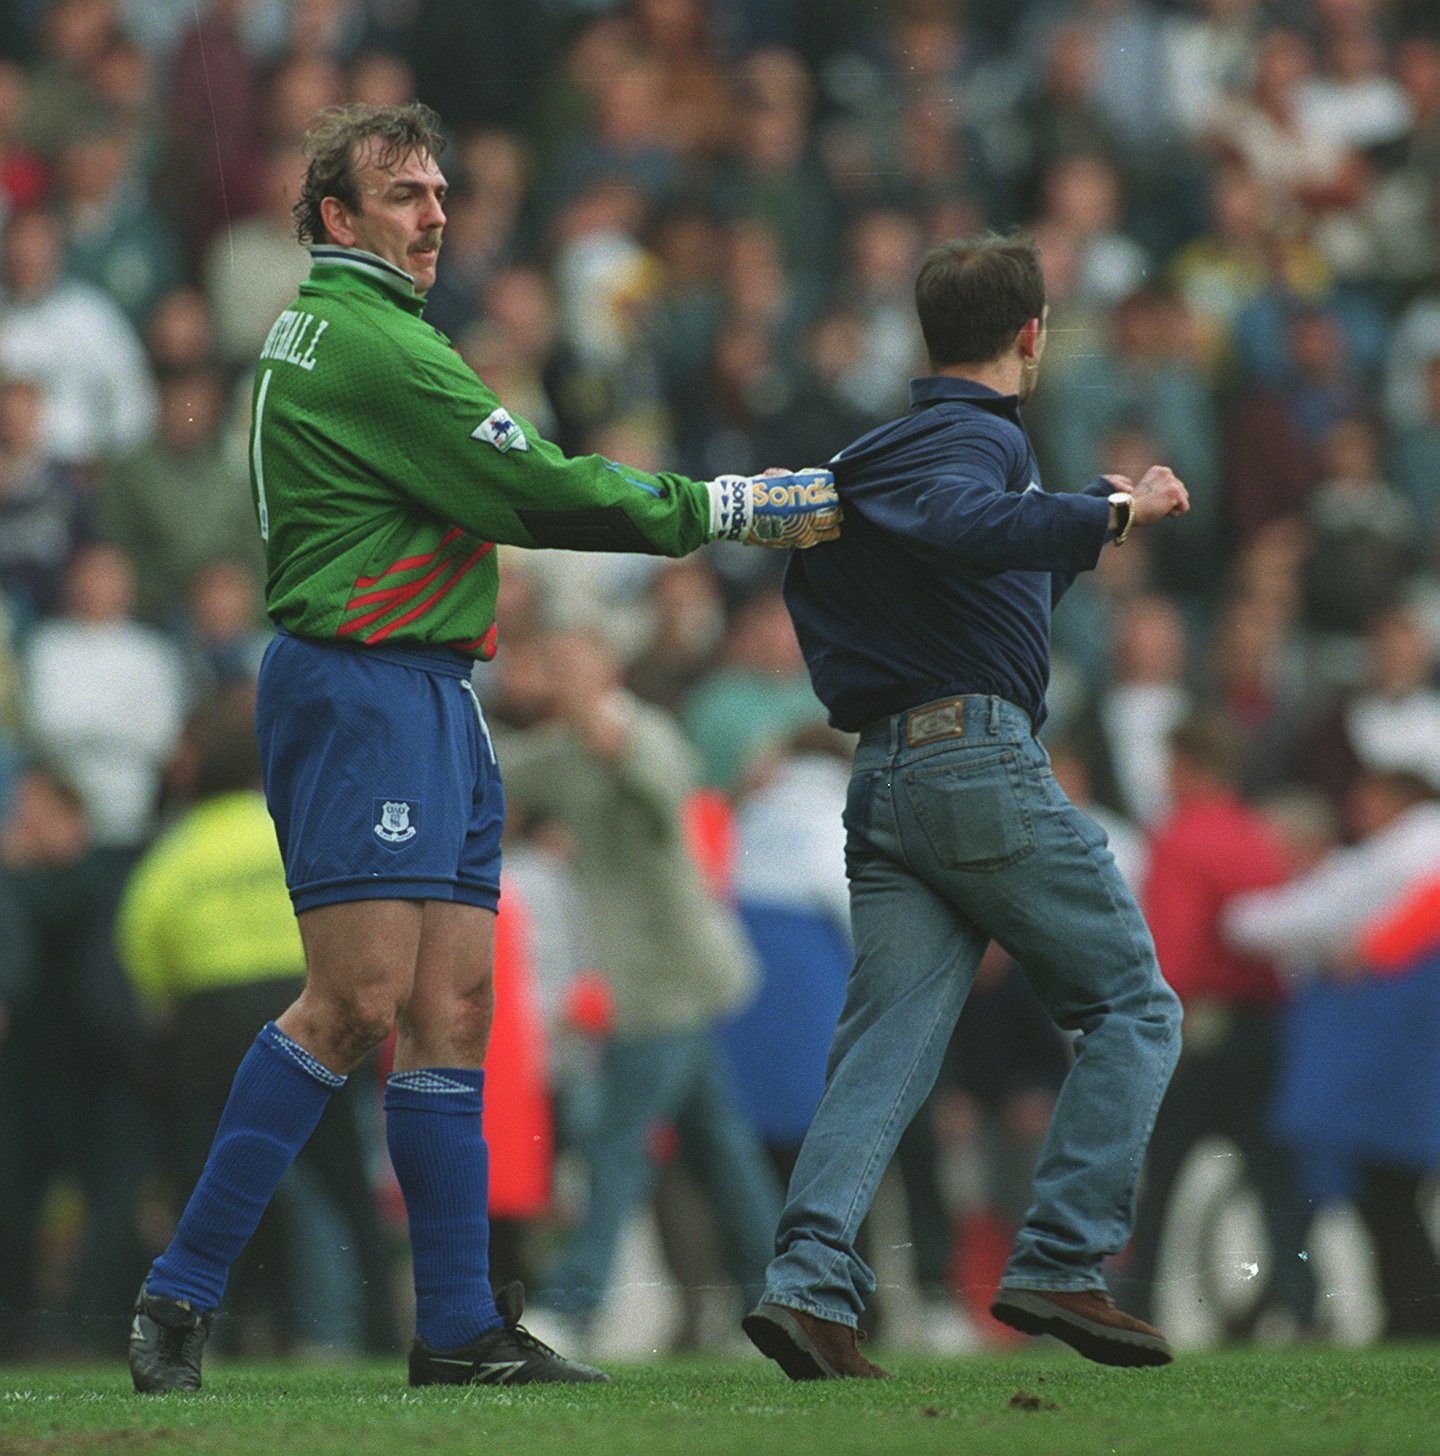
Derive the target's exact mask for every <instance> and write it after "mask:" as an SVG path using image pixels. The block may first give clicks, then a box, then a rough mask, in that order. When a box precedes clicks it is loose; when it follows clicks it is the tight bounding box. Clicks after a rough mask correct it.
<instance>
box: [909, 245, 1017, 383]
mask: <svg viewBox="0 0 1440 1456" xmlns="http://www.w3.org/2000/svg"><path fill="white" fill-rule="evenodd" d="M1044 310H1045V275H1044V274H1043V273H1042V272H1041V270H1040V250H1039V249H1038V248H1037V247H1036V246H1035V244H1034V243H1033V242H1031V241H1030V240H1029V239H1028V238H1021V237H1015V236H1010V237H1001V236H999V235H998V234H996V233H986V234H984V235H982V236H980V237H974V238H957V239H956V240H955V241H953V242H949V243H941V244H940V246H939V247H938V248H931V250H930V251H929V252H928V253H926V255H925V258H924V261H923V262H922V263H921V264H920V272H919V275H918V276H917V277H916V279H915V311H916V313H918V314H919V315H920V331H921V333H923V334H924V335H925V347H926V349H927V350H928V351H929V354H930V363H931V364H932V365H935V366H943V365H946V364H988V363H989V362H990V361H991V360H992V359H998V358H999V357H1000V355H1001V354H1002V353H1003V352H1004V351H1005V349H1006V348H1007V347H1008V346H1009V344H1010V342H1011V340H1013V339H1014V337H1015V335H1016V334H1018V333H1019V332H1020V330H1021V329H1022V328H1024V327H1025V325H1026V324H1027V323H1028V322H1029V321H1030V320H1031V319H1032V318H1039V317H1040V315H1041V314H1042V313H1043V312H1044Z"/></svg>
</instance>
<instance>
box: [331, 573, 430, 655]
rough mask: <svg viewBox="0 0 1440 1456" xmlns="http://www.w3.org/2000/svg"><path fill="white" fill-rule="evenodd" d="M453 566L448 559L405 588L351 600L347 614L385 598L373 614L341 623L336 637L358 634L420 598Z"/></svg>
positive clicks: (409, 582)
mask: <svg viewBox="0 0 1440 1456" xmlns="http://www.w3.org/2000/svg"><path fill="white" fill-rule="evenodd" d="M451 565H453V561H452V559H450V558H447V559H446V560H444V561H442V562H441V563H440V564H439V566H434V567H431V569H430V570H429V571H428V572H426V574H425V575H424V576H422V577H420V578H419V579H418V580H416V581H407V582H406V583H405V585H404V586H397V587H394V588H392V589H391V590H389V591H384V592H373V593H371V595H370V596H368V597H362V598H354V597H352V598H351V600H350V601H349V602H347V603H346V604H345V610H346V611H347V612H348V611H350V609H351V608H352V607H357V606H360V605H362V604H364V603H365V602H372V601H375V600H376V599H377V598H380V597H383V598H384V600H383V601H382V602H381V604H380V605H379V606H378V607H376V608H375V610H374V611H373V612H366V613H365V614H364V616H361V617H352V618H351V619H350V620H349V621H348V622H343V623H341V625H340V628H339V630H338V631H337V632H336V634H335V635H336V636H337V637H348V636H349V635H350V634H351V633H352V632H358V631H359V630H360V628H361V627H368V626H369V625H370V623H371V622H375V621H378V620H379V619H380V618H381V617H383V616H384V615H385V613H386V612H392V611H394V610H395V608H396V607H398V606H402V605H403V604H404V603H405V602H408V601H409V600H410V599H411V598H412V597H418V596H419V595H420V593H421V592H422V591H424V590H425V588H426V587H427V586H429V585H430V583H431V582H432V581H434V580H435V578H436V577H437V576H440V575H441V574H442V573H443V572H444V571H445V569H446V567H448V566H451Z"/></svg>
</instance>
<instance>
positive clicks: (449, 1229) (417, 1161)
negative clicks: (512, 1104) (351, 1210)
mask: <svg viewBox="0 0 1440 1456" xmlns="http://www.w3.org/2000/svg"><path fill="white" fill-rule="evenodd" d="M484 1088H485V1073H484V1072H483V1071H472V1070H469V1069H467V1068H463V1067H427V1068H425V1069H424V1070H421V1071H412V1072H396V1073H395V1074H394V1075H393V1076H392V1077H391V1078H390V1079H389V1081H388V1082H386V1084H385V1141H386V1143H387V1144H388V1145H389V1148H390V1161H391V1163H392V1164H393V1165H394V1167H395V1176H396V1178H398V1179H399V1180H400V1191H401V1192H402V1193H403V1194H404V1195H405V1211H406V1213H407V1214H408V1215H409V1217H410V1250H411V1255H412V1257H413V1259H414V1263H415V1332H416V1334H418V1335H419V1336H420V1338H421V1339H422V1340H424V1341H425V1343H426V1344H427V1345H429V1346H430V1348H431V1349H432V1350H455V1349H459V1348H460V1346H462V1345H468V1344H469V1343H470V1341H471V1340H473V1339H474V1338H475V1337H476V1336H477V1335H480V1334H483V1333H484V1332H485V1331H486V1330H491V1329H495V1328H497V1327H498V1326H499V1325H500V1323H501V1320H500V1316H499V1314H498V1313H497V1312H496V1310H495V1298H494V1296H493V1295H492V1294H491V1292H490V1201H489V1200H490V1154H489V1152H488V1150H487V1149H486V1147H485V1135H484V1133H483V1131H482V1130H481V1126H480V1110H481V1106H482V1104H483V1098H482V1095H481V1094H482V1093H483V1091H484Z"/></svg>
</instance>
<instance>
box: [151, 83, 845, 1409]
mask: <svg viewBox="0 0 1440 1456" xmlns="http://www.w3.org/2000/svg"><path fill="white" fill-rule="evenodd" d="M437 128H438V119H437V118H436V117H435V115H434V113H433V112H430V111H429V110H428V109H426V108H425V107H423V106H419V105H409V106H403V107H384V108H375V107H361V106H353V107H349V108H345V109H343V110H338V111H332V112H328V113H326V114H325V116H324V117H323V119H322V120H321V122H320V124H319V126H318V127H317V128H316V129H315V131H314V132H312V134H311V137H310V162H309V168H308V170H307V172H306V176H305V181H304V184H303V186H302V188H301V195H300V199H299V201H298V203H297V204H296V208H295V214H296V221H297V232H298V234H299V236H300V238H301V240H302V241H304V242H307V243H309V245H310V252H311V255H312V258H313V267H312V270H311V273H310V277H309V279H308V280H307V281H306V282H305V283H304V284H303V285H302V286H301V289H300V295H299V297H298V298H297V299H296V301H295V303H294V304H293V305H292V306H291V307H290V308H288V309H286V310H285V312H284V313H282V314H281V315H280V317H279V319H278V320H277V321H276V323H275V326H274V328H272V329H271V331H270V335H269V337H268V338H267V340H266V342H265V345H264V348H263V349H262V350H261V357H260V361H259V366H258V368H257V371H256V379H255V392H254V417H253V424H252V427H251V429H252V433H251V440H250V455H251V475H252V481H253V489H254V497H255V508H256V513H257V516H258V518H259V523H260V534H261V536H262V538H263V539H264V542H265V552H266V564H267V582H266V604H267V608H268V611H269V614H270V616H271V618H272V620H273V621H274V623H275V625H276V628H277V633H278V635H277V637H276V639H275V641H274V642H273V643H272V644H271V646H270V648H269V650H268V652H267V653H266V657H265V661H264V664H263V666H262V668H261V672H260V685H259V705H258V712H257V731H258V734H259V739H260V751H261V758H262V762H263V767H264V772H265V792H266V798H267V800H268V803H269V807H270V812H271V815H272V816H273V818H274V820H275V827H276V832H277V834H278V836H279V840H280V850H281V853H282V855H283V857H284V860H285V870H286V879H287V882H288V885H289V889H290V895H291V899H292V902H293V904H294V907H295V911H296V914H297V916H298V917H299V925H300V935H301V939H302V941H303V943H304V949H305V964H306V982H305V988H304V990H303V991H302V993H301V995H300V996H299V998H298V1000H296V1001H295V1003H294V1004H293V1005H292V1006H290V1007H289V1009H288V1010H286V1011H285V1012H284V1013H283V1014H282V1015H281V1016H280V1017H279V1018H278V1020H276V1021H274V1022H271V1023H269V1024H268V1025H266V1026H265V1027H264V1028H263V1029H262V1030H261V1031H260V1033H259V1035H258V1036H257V1038H256V1040H255V1042H254V1044H253V1045H252V1047H251V1048H250V1050H249V1052H248V1053H247V1054H246V1056H245V1057H244V1059H243V1060H242V1062H241V1064H240V1067H239V1070H238V1071H237V1073H236V1075H235V1081H234V1084H233V1086H232V1088H231V1092H230V1097H229V1101H228V1102H227V1104H226V1106H225V1110H224V1112H223V1114H222V1116H221V1119H220V1125H219V1128H218V1130H217V1132H216V1135H215V1141H214V1143H213V1145H212V1147H211V1151H210V1156H209V1160H208V1161H207V1163H206V1165H205V1170H204V1172H203V1173H202V1174H201V1177H200V1181H199V1183H198V1184H197V1186H196V1188H195V1191H194V1193H193V1194H192V1195H191V1198H190V1201H189V1203H188V1205H187V1206H186V1208H185V1212H184V1214H183V1215H182V1217H181V1219H180V1223H179V1227H178V1229H177V1230H176V1233H175V1236H174V1238H173V1239H172V1240H171V1242H170V1244H169V1246H168V1247H167V1248H166V1250H165V1251H164V1253H162V1254H161V1256H160V1257H159V1258H158V1259H157V1260H156V1261H155V1264H154V1266H153V1267H152V1268H151V1270H150V1273H149V1275H148V1277H147V1279H146V1281H145V1284H144V1285H143V1286H142V1288H141V1291H140V1295H139V1298H138V1300H137V1303H136V1307H135V1316H134V1320H133V1322H132V1325H131V1334H130V1370H131V1375H132V1377H133V1379H134V1382H135V1387H136V1389H137V1390H140V1391H145V1392H152V1391H166V1390H176V1389H180V1390H193V1389H197V1388H198V1387H199V1384H200V1364H201V1355H202V1352H203V1349H204V1344H205V1338H206V1335H207V1333H208V1330H209V1326H210V1319H211V1314H212V1312H213V1311H214V1309H215V1308H216V1306H217V1305H218V1304H219V1302H220V1297H221V1294H222V1293H223V1291H224V1288H225V1280H226V1275H227V1272H228V1270H229V1268H230V1265H231V1263H232V1262H233V1261H234V1259H235V1257H236V1255H237V1254H238V1253H239V1252H240V1250H241V1249H242V1248H243V1247H244V1245H245V1243H246V1241H247V1240H248V1239H249V1237H250V1235H251V1233H252V1232H253V1231H254V1229H255V1226H256V1224H257V1223H258V1221H259V1219H260V1215H261V1214H262V1212H263V1211H264V1209H265V1206H266V1204H267V1203H268V1202H269V1201H270V1198H271V1196H272V1194H273V1193H274V1191H275V1188H276V1185H277V1184H278V1183H279V1181H280V1178H281V1175H282V1174H283V1173H284V1171H285V1169H286V1168H287V1167H288V1166H289V1163H290V1161H291V1160H292V1159H293V1158H294V1156H295V1154H296V1152H297V1151H298V1150H299V1149H300V1147H301V1146H302V1145H303V1144H304V1143H305V1141H306V1139H307V1138H308V1137H309V1136H310V1133H311V1131H312V1129H313V1128H314V1126H315V1124H316V1122H317V1120H318V1119H319V1117H320V1115H321V1113H322V1112H323V1111H324V1108H325V1104H326V1102H327V1101H328V1100H329V1098H330V1096H331V1094H332V1092H333V1091H334V1090H335V1089H336V1088H337V1087H339V1086H341V1085H342V1084H343V1083H344V1081H345V1076H346V1074H347V1073H348V1072H349V1071H350V1070H351V1069H352V1068H353V1067H354V1066H356V1065H357V1063H358V1062H359V1061H360V1060H361V1058H362V1057H363V1056H364V1055H365V1053H366V1052H367V1051H369V1050H370V1048H371V1047H373V1046H375V1045H376V1044H377V1043H378V1042H380V1041H381V1040H382V1039H383V1038H385V1037H386V1036H387V1035H388V1034H389V1032H390V1030H391V1028H392V1027H398V1031H399V1036H398V1041H397V1045H396V1053H395V1070H394V1072H393V1074H392V1075H391V1077H390V1079H389V1082H388V1083H387V1086H386V1089H385V1109H386V1140H387V1143H388V1145H389V1150H390V1158H391V1161H392V1162H393V1164H394V1167H395V1172H396V1176H397V1177H398V1179H399V1181H400V1186H401V1189H402V1191H403V1193H404V1196H405V1204H406V1209H407V1211H408V1214H409V1223H410V1240H411V1246H412V1252H413V1259H414V1277H415V1297H416V1326H417V1333H416V1339H415V1343H414V1346H413V1347H412V1350H411V1355H410V1383H411V1384H412V1385H431V1384H442V1383H443V1384H467V1383H476V1384H502V1385H503V1384H511V1385H514V1384H521V1383H525V1382H530V1381H573V1382H579V1381H594V1380H603V1379H604V1378H605V1377H604V1376H603V1375H601V1374H600V1372H599V1371H596V1370H592V1369H590V1368H589V1367H588V1366H584V1365H579V1364H576V1363H574V1362H572V1361H568V1360H565V1359H563V1358H561V1357H560V1356H559V1355H557V1354H556V1353H555V1352H554V1351H553V1350H551V1349H549V1347H548V1346H545V1345H543V1344H542V1343H541V1342H540V1341H538V1340H537V1339H535V1338H534V1337H533V1336H532V1335H530V1334H529V1333H528V1332H527V1331H526V1330H525V1328H524V1327H523V1326H522V1325H521V1324H520V1323H519V1316H520V1313H521V1309H520V1297H519V1289H518V1286H512V1287H511V1288H510V1289H509V1290H506V1291H502V1292H501V1294H500V1295H499V1296H498V1298H497V1296H495V1295H492V1292H491V1289H490V1284H489V1274H488V1244H489V1230H488V1226H487V1218H486V1186H487V1153H486V1149H485V1142H484V1138H483V1136H482V1133H481V1094H482V1089H483V1084H484V1073H483V1071H482V1070H481V1067H482V1064H483V1062H484V1059H485V1051H486V1044H487V1040H488V1037H489V1032H490V1020H491V1010H492V1005H493V991H492V982H491V970H492V962H493V954H494V919H495V909H496V904H497V901H498V897H499V885H500V829H501V824H502V821H503V818H504V798H503V794H502V790H501V785H500V777H499V773H498V771H497V768H496V764H495V758H494V754H493V752H492V750H491V746H490V740H489V735H488V733H487V731H486V728H485V723H484V719H483V717H482V716H481V714H480V710H479V705H478V703H477V702H476V701H475V698H474V694H473V692H472V690H471V686H470V673H471V668H472V666H473V662H474V660H475V659H476V658H480V659H482V660H484V659H488V658H489V657H491V656H492V655H493V654H494V651H495V624H494V621H493V617H494V611H495V596H496V587H497V581H498V576H497V570H496V564H495V549H494V548H495V545H496V544H497V543H505V544H511V545H516V546H529V547H537V546H554V547H563V548H566V549H570V550H584V551H645V552H652V553H659V554H663V555H668V556H681V555H684V554H685V553H686V552H689V551H693V550H695V549H696V547H698V546H701V545H703V544H704V543H705V542H707V541H711V540H715V539H721V538H723V539H730V540H741V541H747V542H752V543H754V542H759V543H762V544H780V545H793V546H800V547H804V546H807V545H811V544H813V543H814V542H816V541H820V540H827V539H829V538H830V537H831V536H833V535H834V534H836V531H837V529H838V519H839V511H838V507H837V505H836V501H835V492H834V486H833V482H832V481H831V480H830V477H829V475H828V474H827V473H826V472H823V471H816V472H808V473H806V474H803V475H794V476H787V475H780V476H775V477H772V478H769V479H766V478H758V479H754V480H751V479H746V478H743V477H737V476H728V477H722V478H721V479H719V480H717V481H711V482H708V483H700V482H696V481H693V480H688V479H686V478H685V477H684V476H680V475H670V474H665V475H650V474H646V473H644V472H642V471H637V470H632V469H629V468H628V467H626V466H623V465H618V464H615V463H613V462H611V461H608V460H603V459H600V458H598V457H594V456H591V457H588V458H584V459H574V460H571V459H567V458H566V457H565V456H563V455H562V454H561V453H560V452H559V451H558V450H556V449H555V447H554V446H552V445H549V444H547V443H546V442H545V441H544V440H542V439H540V438H539V437H538V436H537V435H536V434H535V432H534V431H533V430H532V429H531V427H530V426H529V425H528V424H527V423H526V422H525V421H524V420H521V419H516V418H514V417H513V416H511V415H509V414H508V413H507V412H506V411H505V409H504V408H503V407H502V406H501V404H500V401H499V400H498V399H497V398H496V397H495V396H494V395H493V394H492V393H491V392H490V391H489V390H488V389H487V388H486V387H485V385H484V384H482V383H481V382H480V380H479V379H477V378H476V377H475V375H474V374H473V373H471V371H470V370H469V369H468V368H466V366H465V365H464V364H463V363H462V362H461V361H460V359H459V358H458V356H457V355H456V354H455V353H454V352H453V351H452V350H451V349H450V347H449V346H448V344H447V343H446V341H445V339H444V338H443V337H442V336H441V335H440V334H438V333H437V332H436V331H435V330H434V329H433V328H431V327H430V326H429V325H428V324H426V323H425V322H424V321H423V319H422V318H421V310H422V308H423V305H424V297H425V294H426V292H427V291H428V289H429V288H430V286H431V285H432V284H433V283H434V281H435V265H436V259H437V255H438V253H439V249H440V238H441V232H442V229H443V227H444V223H445V213H444V207H443V202H444V197H445V179H444V177H443V176H442V174H441V172H440V169H439V166H438V165H437V162H436V158H437V156H438V154H439V152H440V149H441V142H440V138H439V135H438V130H437Z"/></svg>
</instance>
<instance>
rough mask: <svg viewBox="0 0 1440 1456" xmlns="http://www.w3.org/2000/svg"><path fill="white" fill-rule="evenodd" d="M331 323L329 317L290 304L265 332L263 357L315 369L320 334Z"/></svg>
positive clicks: (261, 352)
mask: <svg viewBox="0 0 1440 1456" xmlns="http://www.w3.org/2000/svg"><path fill="white" fill-rule="evenodd" d="M329 327H330V320H329V319H317V318H316V317H315V315H314V314H313V313H305V312H304V311H303V310H302V309H298V308H287V309H286V310H285V312H284V313H282V314H281V315H280V317H279V318H278V319H276V320H275V323H274V324H273V326H272V327H271V329H270V332H269V334H267V335H266V337H265V347H264V348H263V349H261V350H260V357H261V358H262V359H279V360H282V361H283V362H284V363H286V364H297V365H299V367H300V368H301V369H307V370H308V369H313V368H314V367H315V346H316V344H318V343H319V342H320V335H321V334H323V333H324V332H325V330H326V329H328V328H329Z"/></svg>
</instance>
